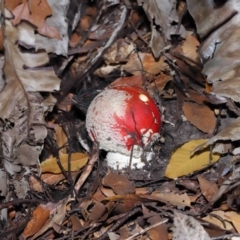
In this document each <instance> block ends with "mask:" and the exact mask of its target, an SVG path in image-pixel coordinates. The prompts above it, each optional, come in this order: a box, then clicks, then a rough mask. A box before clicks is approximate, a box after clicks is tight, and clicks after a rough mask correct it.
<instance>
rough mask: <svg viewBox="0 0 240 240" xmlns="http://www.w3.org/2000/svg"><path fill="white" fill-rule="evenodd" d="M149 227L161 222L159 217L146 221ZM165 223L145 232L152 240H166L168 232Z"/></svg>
mask: <svg viewBox="0 0 240 240" xmlns="http://www.w3.org/2000/svg"><path fill="white" fill-rule="evenodd" d="M147 221H148V222H149V223H150V224H151V225H154V224H157V223H158V222H161V221H163V219H162V218H161V217H160V216H159V215H155V216H153V217H150V218H148V220H147ZM167 230H168V229H167V225H166V223H163V224H161V225H159V226H157V227H154V228H151V229H150V230H148V231H147V233H148V236H149V237H150V239H152V240H159V239H161V240H168V231H167Z"/></svg>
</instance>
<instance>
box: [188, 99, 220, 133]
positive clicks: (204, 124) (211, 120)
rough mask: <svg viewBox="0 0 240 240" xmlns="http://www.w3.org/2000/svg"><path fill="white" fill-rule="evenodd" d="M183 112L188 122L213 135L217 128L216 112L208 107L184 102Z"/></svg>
mask: <svg viewBox="0 0 240 240" xmlns="http://www.w3.org/2000/svg"><path fill="white" fill-rule="evenodd" d="M183 112H184V115H185V116H186V118H187V120H188V121H189V122H190V123H191V124H193V125H194V126H195V127H197V128H198V129H199V130H201V131H203V132H205V133H208V134H212V133H213V131H214V129H215V126H216V118H215V115H214V112H213V111H212V110H211V109H210V108H209V107H208V106H206V105H199V104H195V103H191V102H184V104H183ZM199 116H201V117H199Z"/></svg>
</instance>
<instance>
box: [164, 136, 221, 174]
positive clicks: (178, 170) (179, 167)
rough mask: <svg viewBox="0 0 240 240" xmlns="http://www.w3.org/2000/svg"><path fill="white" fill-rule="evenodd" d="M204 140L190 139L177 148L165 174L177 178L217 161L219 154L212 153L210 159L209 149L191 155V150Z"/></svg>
mask: <svg viewBox="0 0 240 240" xmlns="http://www.w3.org/2000/svg"><path fill="white" fill-rule="evenodd" d="M205 141H206V140H205V139H198V140H192V141H189V142H187V143H185V144H184V145H182V146H181V147H180V148H178V149H177V150H176V151H175V152H174V153H173V154H172V156H171V158H170V162H169V164H168V166H167V169H166V171H165V176H166V177H169V178H177V177H180V176H183V175H187V174H190V173H193V172H194V171H197V170H200V169H202V168H204V167H207V166H208V165H209V164H210V163H211V162H212V163H214V162H216V161H218V159H219V157H220V156H219V155H217V154H212V159H211V161H210V151H209V150H206V151H202V152H200V153H199V154H195V155H194V156H192V157H191V154H190V153H191V151H192V150H193V149H195V148H196V146H198V145H199V144H201V143H204V142H205Z"/></svg>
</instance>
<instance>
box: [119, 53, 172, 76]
mask: <svg viewBox="0 0 240 240" xmlns="http://www.w3.org/2000/svg"><path fill="white" fill-rule="evenodd" d="M121 68H122V69H123V70H125V71H127V72H129V73H132V74H134V75H144V76H145V77H153V76H154V75H156V74H158V73H160V72H161V71H164V70H167V69H168V65H167V64H166V63H165V62H164V58H160V59H158V60H156V59H155V58H154V57H153V56H152V54H149V53H138V54H137V53H132V54H131V55H130V57H129V61H128V62H127V63H126V64H125V65H122V66H121Z"/></svg>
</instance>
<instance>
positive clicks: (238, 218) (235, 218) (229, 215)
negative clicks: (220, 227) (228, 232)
mask: <svg viewBox="0 0 240 240" xmlns="http://www.w3.org/2000/svg"><path fill="white" fill-rule="evenodd" d="M224 216H225V217H226V220H227V219H229V220H230V221H231V222H232V223H233V225H234V227H235V228H236V230H237V232H238V233H240V214H238V213H236V212H233V211H230V212H225V213H224Z"/></svg>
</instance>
